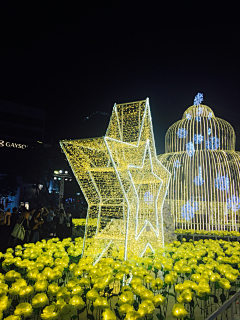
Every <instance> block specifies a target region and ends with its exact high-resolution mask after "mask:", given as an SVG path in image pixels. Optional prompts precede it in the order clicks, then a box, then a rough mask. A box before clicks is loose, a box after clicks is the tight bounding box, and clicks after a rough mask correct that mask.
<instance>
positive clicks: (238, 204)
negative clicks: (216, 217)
mask: <svg viewBox="0 0 240 320" xmlns="http://www.w3.org/2000/svg"><path fill="white" fill-rule="evenodd" d="M227 208H228V210H231V211H233V212H236V211H238V210H239V209H240V199H239V198H238V197H236V196H232V197H230V198H229V199H228V200H227Z"/></svg>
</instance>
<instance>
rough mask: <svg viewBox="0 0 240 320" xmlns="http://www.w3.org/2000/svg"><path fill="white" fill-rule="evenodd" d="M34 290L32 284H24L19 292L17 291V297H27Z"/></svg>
mask: <svg viewBox="0 0 240 320" xmlns="http://www.w3.org/2000/svg"><path fill="white" fill-rule="evenodd" d="M33 292H34V289H33V287H32V286H26V287H22V288H21V290H20V292H19V297H20V298H27V297H29V296H30V295H31V294H32V293H33Z"/></svg>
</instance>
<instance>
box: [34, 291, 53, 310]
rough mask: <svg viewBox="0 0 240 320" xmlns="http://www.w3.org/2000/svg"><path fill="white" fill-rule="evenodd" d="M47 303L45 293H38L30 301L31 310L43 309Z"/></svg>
mask: <svg viewBox="0 0 240 320" xmlns="http://www.w3.org/2000/svg"><path fill="white" fill-rule="evenodd" d="M48 303H49V300H48V297H47V295H46V293H38V294H36V295H35V296H34V297H33V299H32V306H33V308H43V307H45V306H46V305H47V304H48Z"/></svg>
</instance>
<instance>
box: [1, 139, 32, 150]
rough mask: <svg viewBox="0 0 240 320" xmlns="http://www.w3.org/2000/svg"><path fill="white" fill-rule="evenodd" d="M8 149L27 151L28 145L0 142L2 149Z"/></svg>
mask: <svg viewBox="0 0 240 320" xmlns="http://www.w3.org/2000/svg"><path fill="white" fill-rule="evenodd" d="M2 147H7V148H15V149H23V150H24V149H26V148H27V147H28V145H26V144H22V143H16V142H9V141H4V140H0V148H2Z"/></svg>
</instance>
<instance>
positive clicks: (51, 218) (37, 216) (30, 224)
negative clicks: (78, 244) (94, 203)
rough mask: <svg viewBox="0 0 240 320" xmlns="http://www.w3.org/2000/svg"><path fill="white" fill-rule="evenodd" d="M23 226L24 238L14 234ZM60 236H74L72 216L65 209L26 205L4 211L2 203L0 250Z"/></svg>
mask: <svg viewBox="0 0 240 320" xmlns="http://www.w3.org/2000/svg"><path fill="white" fill-rule="evenodd" d="M19 225H20V226H22V227H23V229H24V232H23V235H24V238H23V240H21V239H19V238H17V237H15V236H14V234H15V231H14V230H16V228H19ZM54 236H56V237H58V238H59V239H60V240H62V239H63V238H67V237H71V236H72V217H71V214H70V213H65V211H64V209H63V208H62V209H59V208H58V207H56V208H54V209H53V208H51V207H49V208H46V207H41V208H40V209H32V210H26V208H25V207H22V208H16V207H15V208H13V209H12V212H11V211H10V209H7V211H6V212H5V211H4V206H3V205H0V252H5V251H6V249H7V248H9V247H10V248H13V247H15V246H16V245H18V244H21V245H22V244H24V243H29V242H33V243H36V242H37V241H39V240H41V239H47V238H51V237H54Z"/></svg>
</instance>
